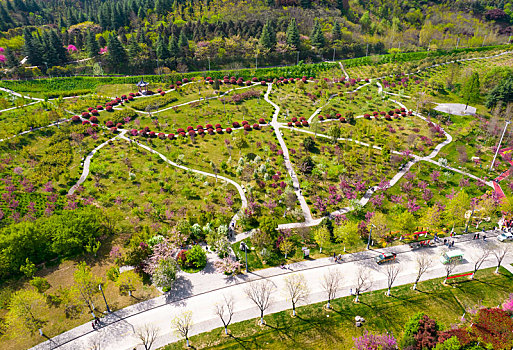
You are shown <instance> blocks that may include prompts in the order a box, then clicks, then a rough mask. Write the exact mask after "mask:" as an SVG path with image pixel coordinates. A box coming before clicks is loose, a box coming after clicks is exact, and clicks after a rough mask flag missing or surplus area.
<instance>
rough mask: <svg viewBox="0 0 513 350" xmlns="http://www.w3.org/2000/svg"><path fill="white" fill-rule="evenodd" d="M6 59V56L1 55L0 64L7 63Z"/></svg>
mask: <svg viewBox="0 0 513 350" xmlns="http://www.w3.org/2000/svg"><path fill="white" fill-rule="evenodd" d="M5 61H6V58H5V56H4V55H0V62H2V63H5Z"/></svg>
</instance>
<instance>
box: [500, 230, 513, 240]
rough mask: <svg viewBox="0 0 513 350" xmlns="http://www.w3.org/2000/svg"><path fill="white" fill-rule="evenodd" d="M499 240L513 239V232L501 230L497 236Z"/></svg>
mask: <svg viewBox="0 0 513 350" xmlns="http://www.w3.org/2000/svg"><path fill="white" fill-rule="evenodd" d="M497 240H498V241H499V242H504V241H513V234H512V233H511V232H501V234H500V235H498V236H497Z"/></svg>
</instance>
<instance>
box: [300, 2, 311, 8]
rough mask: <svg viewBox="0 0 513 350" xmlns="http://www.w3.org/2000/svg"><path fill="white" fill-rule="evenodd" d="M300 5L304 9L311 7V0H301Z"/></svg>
mask: <svg viewBox="0 0 513 350" xmlns="http://www.w3.org/2000/svg"><path fill="white" fill-rule="evenodd" d="M300 2H301V7H302V8H304V9H309V8H310V7H312V1H311V0H301V1H300Z"/></svg>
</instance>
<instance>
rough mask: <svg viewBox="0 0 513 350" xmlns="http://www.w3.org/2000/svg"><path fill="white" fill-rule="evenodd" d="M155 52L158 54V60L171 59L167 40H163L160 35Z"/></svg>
mask: <svg viewBox="0 0 513 350" xmlns="http://www.w3.org/2000/svg"><path fill="white" fill-rule="evenodd" d="M155 52H156V53H157V58H159V59H161V60H166V59H168V58H169V50H168V47H167V45H166V42H165V40H164V39H163V38H162V36H161V35H159V38H158V40H157V48H156V50H155Z"/></svg>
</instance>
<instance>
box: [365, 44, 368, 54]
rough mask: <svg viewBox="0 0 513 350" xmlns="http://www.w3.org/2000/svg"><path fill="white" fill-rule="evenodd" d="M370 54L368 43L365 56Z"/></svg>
mask: <svg viewBox="0 0 513 350" xmlns="http://www.w3.org/2000/svg"><path fill="white" fill-rule="evenodd" d="M367 56H369V43H367V51H366V52H365V57H367Z"/></svg>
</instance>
